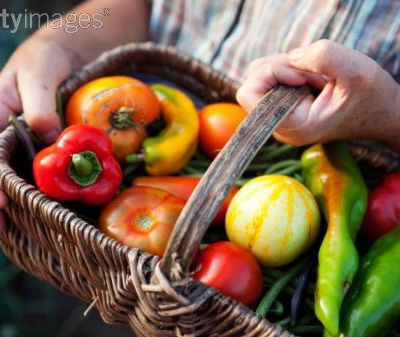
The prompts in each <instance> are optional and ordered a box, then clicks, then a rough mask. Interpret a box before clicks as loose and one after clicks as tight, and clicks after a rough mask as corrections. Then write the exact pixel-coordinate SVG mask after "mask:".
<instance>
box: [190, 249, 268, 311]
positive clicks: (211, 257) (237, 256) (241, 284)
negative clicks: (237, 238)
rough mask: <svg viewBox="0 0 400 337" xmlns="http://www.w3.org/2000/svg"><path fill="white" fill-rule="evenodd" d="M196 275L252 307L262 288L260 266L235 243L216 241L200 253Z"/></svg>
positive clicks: (204, 281)
mask: <svg viewBox="0 0 400 337" xmlns="http://www.w3.org/2000/svg"><path fill="white" fill-rule="evenodd" d="M195 265H198V266H200V269H199V270H198V271H197V272H196V273H195V274H194V276H193V277H194V278H195V279H196V280H199V281H201V282H203V283H206V284H208V285H209V286H210V287H213V288H216V289H218V290H219V291H220V292H222V293H223V294H225V295H227V296H229V297H231V298H233V299H234V300H236V301H239V302H242V303H243V304H245V305H247V306H249V307H251V306H253V305H255V304H256V303H257V301H258V300H259V298H260V296H261V293H262V290H263V277H262V273H261V269H260V266H259V265H258V264H257V261H256V259H255V258H254V257H253V255H251V254H250V252H249V251H248V250H246V249H244V248H242V247H240V246H238V245H236V244H234V243H232V242H228V241H226V242H217V243H213V244H211V245H209V246H208V247H207V248H206V249H204V250H203V251H201V252H200V254H199V255H198V257H197V259H196V261H195Z"/></svg>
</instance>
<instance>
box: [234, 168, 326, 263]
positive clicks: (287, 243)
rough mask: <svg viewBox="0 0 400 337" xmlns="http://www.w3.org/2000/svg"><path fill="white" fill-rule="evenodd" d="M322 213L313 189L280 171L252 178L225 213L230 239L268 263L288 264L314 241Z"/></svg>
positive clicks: (259, 259)
mask: <svg viewBox="0 0 400 337" xmlns="http://www.w3.org/2000/svg"><path fill="white" fill-rule="evenodd" d="M319 226H320V214H319V210H318V206H317V203H316V201H315V199H314V197H313V195H312V194H311V192H310V191H309V190H308V189H307V188H306V187H305V186H304V185H302V184H301V183H299V182H298V181H297V180H295V179H293V178H290V177H286V176H280V175H267V176H262V177H258V178H255V179H252V180H251V181H249V182H248V183H247V184H246V185H244V186H243V187H242V188H241V189H240V190H239V192H237V193H236V195H235V196H234V197H233V199H232V201H231V203H230V205H229V208H228V212H227V215H226V232H227V234H228V238H229V240H230V241H232V242H235V243H237V244H239V245H240V246H242V247H245V248H248V249H249V250H250V251H251V252H252V253H253V255H254V256H255V257H256V258H257V259H258V261H259V262H260V263H261V264H263V265H265V266H269V267H277V266H282V265H285V264H287V263H289V262H291V261H293V260H294V259H296V258H297V257H298V256H299V255H301V254H302V253H304V252H305V251H306V250H307V249H308V248H309V247H310V246H311V245H312V244H313V243H314V241H315V239H316V238H317V235H318V231H319Z"/></svg>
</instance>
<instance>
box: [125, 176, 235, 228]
mask: <svg viewBox="0 0 400 337" xmlns="http://www.w3.org/2000/svg"><path fill="white" fill-rule="evenodd" d="M199 181H200V178H197V177H182V176H168V177H167V176H163V177H138V178H135V179H134V180H133V183H132V186H147V187H155V188H160V189H162V190H164V191H167V192H168V193H170V194H172V195H173V196H175V197H177V198H179V199H181V200H183V201H185V202H186V201H188V199H189V197H190V195H191V194H192V193H193V191H194V189H195V188H196V186H197V184H198V183H199ZM238 190H239V188H238V187H236V186H235V187H233V188H232V190H231V191H230V192H229V194H228V196H227V197H226V199H225V201H224V203H223V204H222V206H221V208H220V209H219V211H218V213H217V215H216V216H215V218H214V220H213V222H212V223H211V224H212V225H213V226H217V225H221V224H224V222H225V215H226V211H227V209H228V206H229V203H230V202H231V200H232V198H233V196H234V195H235V194H236V192H237V191H238Z"/></svg>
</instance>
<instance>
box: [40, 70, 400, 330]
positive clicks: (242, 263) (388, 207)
mask: <svg viewBox="0 0 400 337" xmlns="http://www.w3.org/2000/svg"><path fill="white" fill-rule="evenodd" d="M245 117H246V112H245V111H244V110H243V109H242V108H241V107H240V106H238V105H237V104H234V103H226V102H221V103H213V104H210V105H207V106H205V107H203V108H202V109H201V110H200V112H199V113H198V112H197V110H196V108H195V105H194V103H193V102H192V100H191V99H190V98H189V96H188V95H186V94H185V93H184V92H182V91H181V90H179V89H176V88H173V87H170V86H166V85H162V84H157V85H154V86H152V87H149V86H147V85H146V84H144V83H143V82H141V81H139V80H137V79H135V78H131V77H126V76H113V77H106V78H101V79H97V80H94V81H92V82H90V83H88V84H86V85H84V86H83V87H81V88H80V89H78V90H77V91H76V92H75V93H74V94H73V95H72V97H71V98H70V100H69V101H68V103H67V105H66V112H65V120H66V123H67V127H66V129H65V130H64V132H63V133H62V134H61V135H60V136H59V138H58V139H57V141H56V142H55V143H54V144H53V145H51V146H49V147H47V148H45V149H42V150H41V151H40V152H39V153H38V154H37V155H36V157H35V158H34V162H33V173H34V178H35V181H36V185H37V187H38V188H39V189H40V191H41V192H42V193H44V194H46V195H48V196H49V197H51V198H53V199H56V200H59V201H61V202H66V203H67V206H68V207H71V208H72V209H77V205H78V206H79V205H82V204H83V205H89V206H91V207H89V208H88V210H89V211H87V212H86V213H85V208H84V207H80V208H79V207H78V208H79V210H80V212H82V213H83V214H82V215H83V216H85V217H86V218H89V219H90V221H91V222H92V223H93V224H96V223H98V224H99V229H100V230H101V231H102V232H104V233H105V234H106V235H108V236H110V237H111V238H113V239H115V240H117V241H119V242H121V243H122V244H124V245H127V246H130V247H133V248H139V249H141V250H143V251H145V252H147V253H150V254H153V255H158V256H160V257H161V256H163V254H164V250H165V248H166V245H167V243H168V239H169V236H170V234H171V231H172V229H173V227H174V225H175V223H176V220H177V219H178V217H179V214H180V213H181V211H182V209H183V207H184V205H185V203H186V202H187V200H188V199H189V197H190V195H191V194H192V192H193V190H194V189H195V187H196V186H197V184H198V182H199V181H200V178H201V176H202V175H203V174H204V172H205V171H206V170H207V168H208V167H209V166H210V164H211V162H212V159H213V158H214V157H215V156H216V155H217V154H218V152H219V151H220V150H221V149H222V148H223V147H224V145H225V144H226V143H227V142H228V141H229V139H230V138H231V136H232V135H233V133H234V132H235V130H236V129H237V127H238V126H239V124H240V123H241V121H242V120H243V119H244V118H245ZM367 185H368V187H369V188H373V191H372V192H371V193H370V194H369V197H368V187H367ZM397 225H400V173H394V174H392V175H389V176H387V177H386V178H385V180H384V181H383V182H382V183H381V184H380V185H378V186H372V185H371V184H369V182H368V181H367V182H365V181H364V178H363V176H362V174H361V172H360V169H359V167H358V166H357V164H356V162H355V161H354V160H353V158H352V157H351V155H350V154H349V152H348V151H347V149H346V147H345V146H344V144H342V143H330V144H324V145H322V144H316V145H313V146H311V147H309V148H308V149H304V148H295V147H293V146H290V145H282V144H278V143H277V142H268V143H267V144H266V145H265V146H264V147H263V149H262V150H261V151H260V152H259V153H258V155H257V156H256V158H255V159H254V160H253V162H252V163H251V165H250V166H249V167H248V168H247V170H246V172H245V173H244V175H243V176H242V177H241V179H239V180H238V181H237V182H236V187H234V188H233V189H232V190H231V192H230V193H229V195H228V196H227V198H226V199H225V201H224V203H223V205H222V206H221V208H220V210H219V212H218V213H217V215H216V217H215V218H214V220H213V222H212V224H211V227H210V228H209V230H208V232H207V234H206V236H205V238H204V241H203V244H202V245H201V247H200V249H199V252H198V254H197V256H196V258H195V261H194V262H193V265H192V272H193V278H194V279H196V280H198V281H200V282H204V283H206V284H208V285H209V286H211V287H214V288H216V289H218V290H219V291H221V292H222V293H224V294H226V295H227V296H230V297H232V298H233V299H235V300H237V301H239V302H242V303H243V304H245V305H247V306H249V307H251V308H253V309H254V310H256V311H257V313H258V314H259V315H261V316H264V317H267V318H268V319H269V320H271V321H273V322H276V323H277V324H280V325H281V326H283V327H285V328H287V329H289V330H290V331H292V332H293V333H294V334H297V335H304V336H310V335H317V336H322V335H324V336H325V337H328V336H330V337H339V336H342V337H356V336H357V337H374V336H400V333H399V332H398V331H399V329H398V327H396V324H398V323H399V317H400V287H399V286H398V280H399V279H400V263H399V261H400V226H397ZM360 228H361V234H360V235H358V233H359V231H360ZM374 241H375V242H374ZM360 256H361V257H360Z"/></svg>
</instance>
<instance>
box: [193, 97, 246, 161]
mask: <svg viewBox="0 0 400 337" xmlns="http://www.w3.org/2000/svg"><path fill="white" fill-rule="evenodd" d="M246 115H247V112H246V110H244V109H243V108H242V107H241V106H240V105H238V104H234V103H213V104H209V105H207V106H205V107H204V108H203V109H201V110H200V115H199V117H200V132H199V145H200V148H201V149H202V150H203V152H204V153H205V154H207V156H209V157H210V158H215V157H216V156H217V154H218V152H219V151H220V150H221V149H222V148H223V147H224V146H225V144H226V143H227V142H228V141H229V140H230V139H231V137H232V135H233V134H234V133H235V131H236V129H237V127H238V126H239V125H240V123H241V122H242V120H243V119H244V118H245V117H246Z"/></svg>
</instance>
